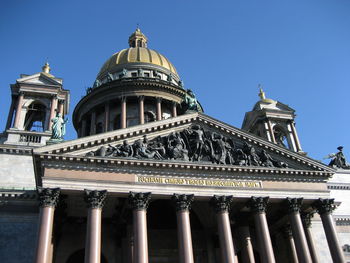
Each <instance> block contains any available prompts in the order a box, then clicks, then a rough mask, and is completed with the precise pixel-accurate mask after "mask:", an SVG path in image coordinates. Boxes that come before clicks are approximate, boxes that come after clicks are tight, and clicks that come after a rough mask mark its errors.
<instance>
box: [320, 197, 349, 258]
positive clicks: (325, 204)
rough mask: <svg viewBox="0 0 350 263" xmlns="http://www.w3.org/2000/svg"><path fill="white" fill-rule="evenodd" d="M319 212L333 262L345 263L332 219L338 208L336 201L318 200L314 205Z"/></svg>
mask: <svg viewBox="0 0 350 263" xmlns="http://www.w3.org/2000/svg"><path fill="white" fill-rule="evenodd" d="M314 206H315V208H316V209H317V212H318V213H319V214H320V216H321V220H322V224H323V228H324V232H325V234H326V238H327V242H328V246H329V250H330V252H331V255H332V259H333V262H335V263H344V262H345V259H344V255H343V251H342V249H341V247H340V245H339V240H338V237H337V232H336V230H335V225H334V222H333V218H332V211H333V210H334V209H335V208H336V207H335V205H334V199H322V198H320V199H318V200H317V201H316V202H315V203H314Z"/></svg>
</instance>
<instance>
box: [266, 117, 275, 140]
mask: <svg viewBox="0 0 350 263" xmlns="http://www.w3.org/2000/svg"><path fill="white" fill-rule="evenodd" d="M266 122H267V126H268V127H269V132H270V134H271V140H272V142H273V143H276V138H275V134H274V132H273V128H272V124H271V121H270V120H269V119H267V120H266Z"/></svg>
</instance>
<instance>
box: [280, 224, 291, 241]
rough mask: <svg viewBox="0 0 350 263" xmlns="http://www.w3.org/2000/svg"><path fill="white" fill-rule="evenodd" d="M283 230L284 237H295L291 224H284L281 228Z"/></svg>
mask: <svg viewBox="0 0 350 263" xmlns="http://www.w3.org/2000/svg"><path fill="white" fill-rule="evenodd" d="M281 232H282V235H283V237H284V238H289V237H293V234H292V228H291V226H290V225H289V224H288V225H285V226H283V227H282V228H281Z"/></svg>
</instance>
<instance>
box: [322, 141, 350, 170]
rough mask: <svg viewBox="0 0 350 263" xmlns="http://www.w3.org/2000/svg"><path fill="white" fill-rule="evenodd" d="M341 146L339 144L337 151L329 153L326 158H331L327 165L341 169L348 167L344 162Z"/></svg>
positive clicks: (349, 167) (349, 166)
mask: <svg viewBox="0 0 350 263" xmlns="http://www.w3.org/2000/svg"><path fill="white" fill-rule="evenodd" d="M343 148H344V147H343V146H339V147H338V148H337V149H338V152H337V153H331V154H329V155H328V156H327V157H326V158H327V159H329V158H331V159H332V160H331V161H330V163H329V164H328V166H331V167H334V168H342V169H350V165H349V164H348V163H347V162H346V159H345V156H344V153H343Z"/></svg>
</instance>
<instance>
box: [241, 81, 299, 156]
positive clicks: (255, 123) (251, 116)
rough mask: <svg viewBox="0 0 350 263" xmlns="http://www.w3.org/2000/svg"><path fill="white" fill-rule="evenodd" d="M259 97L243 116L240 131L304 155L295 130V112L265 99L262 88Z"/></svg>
mask: <svg viewBox="0 0 350 263" xmlns="http://www.w3.org/2000/svg"><path fill="white" fill-rule="evenodd" d="M259 97H260V100H259V101H258V102H257V103H256V104H255V106H254V107H253V110H252V111H249V112H247V113H246V114H245V117H244V121H243V124H242V129H243V130H246V131H248V132H251V133H253V134H255V135H258V136H260V137H263V138H265V139H266V140H268V141H270V142H273V143H276V144H278V145H280V146H282V147H285V148H288V149H290V150H292V151H294V152H298V153H300V154H305V153H304V152H303V151H302V148H301V145H300V141H299V138H298V134H297V131H296V128H295V122H294V119H295V116H296V115H295V110H294V109H292V108H290V107H289V106H288V105H286V104H283V103H281V102H279V101H275V100H272V99H268V98H266V95H265V92H264V91H263V90H262V88H260V92H259Z"/></svg>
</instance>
